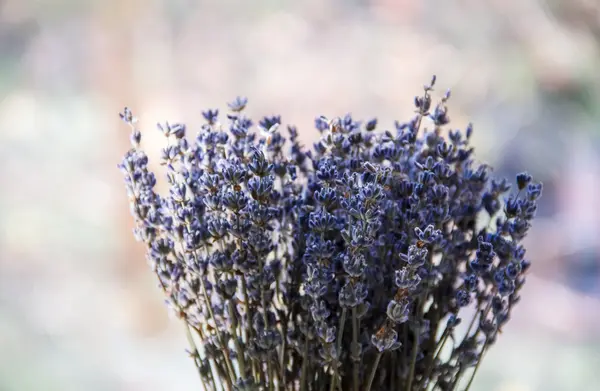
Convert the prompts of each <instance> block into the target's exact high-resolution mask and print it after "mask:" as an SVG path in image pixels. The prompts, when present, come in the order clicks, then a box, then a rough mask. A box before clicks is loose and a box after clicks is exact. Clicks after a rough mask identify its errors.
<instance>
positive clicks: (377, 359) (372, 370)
mask: <svg viewBox="0 0 600 391" xmlns="http://www.w3.org/2000/svg"><path fill="white" fill-rule="evenodd" d="M380 359H381V352H378V353H377V357H375V362H374V363H373V368H372V369H371V374H370V375H369V381H368V383H367V388H365V390H366V391H371V385H372V384H373V379H374V378H375V373H376V372H377V366H378V365H379V360H380Z"/></svg>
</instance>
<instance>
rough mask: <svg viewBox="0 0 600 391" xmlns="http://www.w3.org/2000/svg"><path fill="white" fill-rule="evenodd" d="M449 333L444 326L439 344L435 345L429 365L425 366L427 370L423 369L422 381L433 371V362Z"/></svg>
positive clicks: (427, 378)
mask: <svg viewBox="0 0 600 391" xmlns="http://www.w3.org/2000/svg"><path fill="white" fill-rule="evenodd" d="M449 335H450V329H449V328H448V327H446V329H445V330H444V333H443V334H442V337H441V339H440V342H439V344H438V345H437V346H436V349H435V351H434V355H433V359H432V360H431V362H430V363H429V366H428V367H427V370H426V371H425V376H424V377H423V382H426V381H427V380H429V376H431V372H433V368H434V367H435V362H436V360H437V359H438V357H439V355H440V353H441V351H442V349H443V348H444V345H445V344H446V341H447V340H448V336H449ZM425 384H426V383H425ZM426 388H427V387H426Z"/></svg>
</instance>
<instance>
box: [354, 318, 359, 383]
mask: <svg viewBox="0 0 600 391" xmlns="http://www.w3.org/2000/svg"><path fill="white" fill-rule="evenodd" d="M352 346H353V347H354V348H355V347H357V346H358V319H357V316H356V307H352ZM353 361H354V362H353V365H352V379H353V383H354V384H352V388H353V390H354V391H358V361H359V360H358V357H353Z"/></svg>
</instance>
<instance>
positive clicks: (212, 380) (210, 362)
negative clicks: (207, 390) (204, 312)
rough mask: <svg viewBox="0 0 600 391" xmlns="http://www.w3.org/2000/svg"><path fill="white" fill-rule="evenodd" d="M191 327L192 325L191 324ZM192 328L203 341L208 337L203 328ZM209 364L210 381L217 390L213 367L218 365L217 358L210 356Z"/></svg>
mask: <svg viewBox="0 0 600 391" xmlns="http://www.w3.org/2000/svg"><path fill="white" fill-rule="evenodd" d="M190 327H191V326H190ZM192 329H193V330H194V331H195V332H196V333H197V334H198V336H199V337H200V340H201V341H204V340H205V339H206V337H205V336H204V333H203V332H202V329H200V328H195V327H192ZM208 365H209V366H210V372H209V373H208V374H209V375H210V381H211V384H212V389H213V390H217V386H216V384H217V382H216V381H215V374H214V369H213V367H214V366H216V365H217V363H216V362H215V360H214V359H213V358H212V357H209V358H208Z"/></svg>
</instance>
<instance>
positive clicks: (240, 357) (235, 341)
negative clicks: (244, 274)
mask: <svg viewBox="0 0 600 391" xmlns="http://www.w3.org/2000/svg"><path fill="white" fill-rule="evenodd" d="M227 304H228V305H229V312H230V313H231V316H233V317H236V318H237V315H236V313H237V311H236V309H235V305H234V304H233V300H228V303H227ZM236 323H237V322H236ZM236 329H237V325H235V327H232V328H231V334H232V336H233V345H234V346H235V351H236V353H237V356H238V365H239V366H240V377H241V378H246V359H245V358H244V350H243V349H242V346H241V345H240V341H239V338H238V333H237V330H236Z"/></svg>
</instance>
